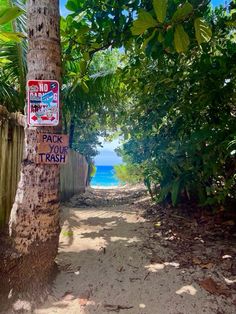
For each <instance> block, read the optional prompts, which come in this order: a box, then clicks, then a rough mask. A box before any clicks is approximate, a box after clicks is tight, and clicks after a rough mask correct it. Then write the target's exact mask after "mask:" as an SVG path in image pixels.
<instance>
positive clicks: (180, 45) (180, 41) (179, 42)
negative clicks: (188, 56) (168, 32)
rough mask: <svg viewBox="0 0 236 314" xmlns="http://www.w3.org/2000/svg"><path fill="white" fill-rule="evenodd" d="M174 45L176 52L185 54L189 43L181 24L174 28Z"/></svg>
mask: <svg viewBox="0 0 236 314" xmlns="http://www.w3.org/2000/svg"><path fill="white" fill-rule="evenodd" d="M174 43H175V49H176V51H177V52H185V51H186V50H187V49H188V46H189V43H190V41H189V36H188V34H187V33H186V32H185V30H184V27H183V25H181V24H178V25H177V26H176V28H175V33H174Z"/></svg>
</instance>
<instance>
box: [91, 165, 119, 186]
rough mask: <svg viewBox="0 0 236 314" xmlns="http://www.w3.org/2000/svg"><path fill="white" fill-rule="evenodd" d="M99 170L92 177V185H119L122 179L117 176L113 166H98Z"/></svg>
mask: <svg viewBox="0 0 236 314" xmlns="http://www.w3.org/2000/svg"><path fill="white" fill-rule="evenodd" d="M96 168H97V171H96V174H95V176H94V177H93V178H92V181H91V185H92V186H98V185H99V186H104V187H106V186H107V187H109V186H118V185H120V184H121V183H120V181H119V180H118V179H117V178H116V177H115V170H114V167H113V166H96Z"/></svg>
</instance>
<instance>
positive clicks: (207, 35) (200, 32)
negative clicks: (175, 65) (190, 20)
mask: <svg viewBox="0 0 236 314" xmlns="http://www.w3.org/2000/svg"><path fill="white" fill-rule="evenodd" d="M194 27H195V35H196V39H197V41H198V44H199V45H201V44H202V43H204V42H208V41H209V40H210V39H211V36H212V31H211V28H210V26H209V25H208V24H207V23H206V22H205V21H204V20H203V19H202V18H200V17H198V18H196V19H195V20H194Z"/></svg>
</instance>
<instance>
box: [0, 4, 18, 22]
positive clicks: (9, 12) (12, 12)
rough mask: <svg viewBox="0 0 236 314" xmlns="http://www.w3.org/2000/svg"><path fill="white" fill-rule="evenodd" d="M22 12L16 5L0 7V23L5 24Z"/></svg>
mask: <svg viewBox="0 0 236 314" xmlns="http://www.w3.org/2000/svg"><path fill="white" fill-rule="evenodd" d="M22 13H23V10H21V9H20V8H18V7H13V8H5V9H0V25H3V24H6V23H8V22H10V21H12V20H14V19H15V18H17V17H18V16H20V15H21V14H22Z"/></svg>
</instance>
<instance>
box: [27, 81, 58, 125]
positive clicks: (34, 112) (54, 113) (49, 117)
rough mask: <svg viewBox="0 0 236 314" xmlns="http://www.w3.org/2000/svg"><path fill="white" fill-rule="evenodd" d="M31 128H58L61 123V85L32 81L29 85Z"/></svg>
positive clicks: (29, 118)
mask: <svg viewBox="0 0 236 314" xmlns="http://www.w3.org/2000/svg"><path fill="white" fill-rule="evenodd" d="M27 91H28V93H27V94H28V117H27V121H28V124H29V125H30V126H56V125H58V123H59V83H58V82H57V81H45V80H30V81H28V83H27Z"/></svg>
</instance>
